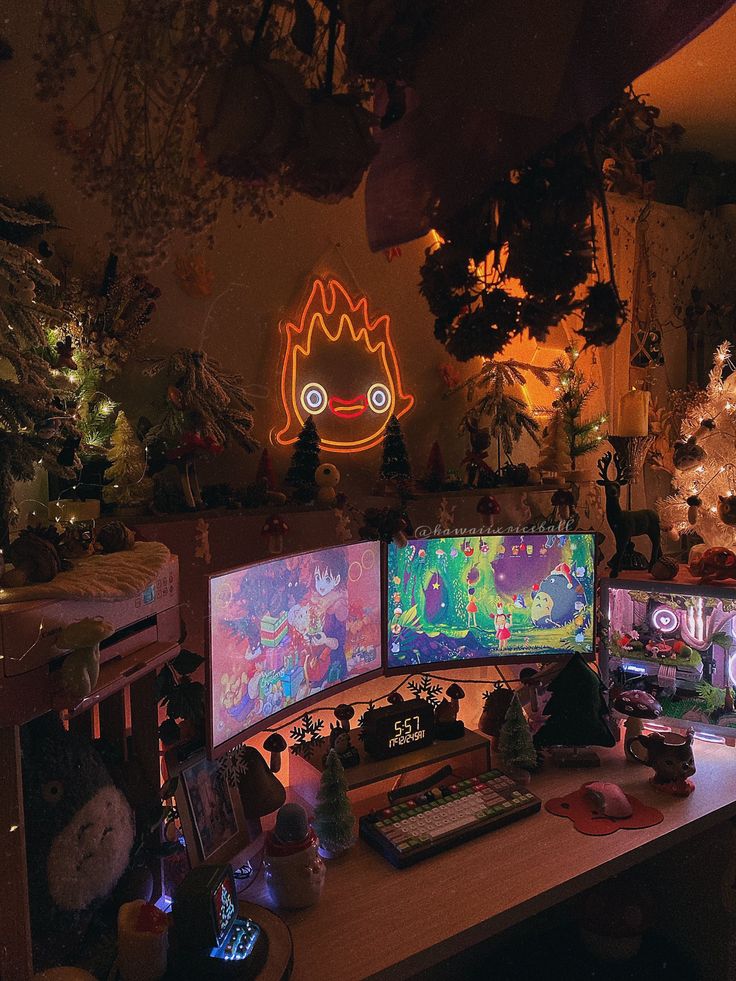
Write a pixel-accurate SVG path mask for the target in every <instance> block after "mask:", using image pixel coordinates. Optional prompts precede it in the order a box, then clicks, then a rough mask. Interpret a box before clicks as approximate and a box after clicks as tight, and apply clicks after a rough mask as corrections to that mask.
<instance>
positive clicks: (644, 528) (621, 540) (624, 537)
mask: <svg viewBox="0 0 736 981" xmlns="http://www.w3.org/2000/svg"><path fill="white" fill-rule="evenodd" d="M611 461H613V463H614V466H615V467H616V476H615V478H614V479H613V480H611V478H610V477H609V476H608V467H609V466H610V464H611ZM598 472H599V473H600V475H601V479H600V480H599V481H598V483H599V484H600V485H601V486H602V487H603V488H604V489H605V491H606V521H608V527H609V528H610V529H611V531H612V532H613V537H614V538H615V540H616V552H615V554H614V555H613V557H612V558H611V561H610V562H609V563H608V565H609V568H610V570H611V578H612V579H615V578H616V576H617V575H618V574H619V571H620V569H621V564H622V562H623V559H624V553H625V552H626V549H627V548H628V546H629V544H630V542H631V539H632V538H635V537H636V536H637V535H646V536H647V537H648V538H649V541H650V542H651V543H652V555H651V558H650V559H649V570H650V572H651V569H652V566H653V565H654V563H655V562H656V561H657V559H658V558H659V557H660V555H661V554H662V550H661V548H660V546H659V534H660V530H659V517H658V516H657V512H656V511H651V510H650V509H649V508H644V509H642V510H640V511H624V510H622V508H621V487H622V486H623V485H624V483H626V481H624V480H623V479H622V477H621V461H620V459H619V455H618V453H616V454H615V455H614V454H613V453H610V452H609V453H604V454H603V456H602V457H601V459H600V460H599V461H598Z"/></svg>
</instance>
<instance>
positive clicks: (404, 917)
mask: <svg viewBox="0 0 736 981" xmlns="http://www.w3.org/2000/svg"><path fill="white" fill-rule="evenodd" d="M600 756H601V760H602V766H601V767H600V768H598V769H590V770H577V771H575V770H558V769H555V768H553V767H552V766H551V765H547V766H546V768H545V769H544V771H543V772H542V773H540V774H539V775H537V776H535V777H534V778H533V779H532V783H531V786H530V789H531V790H533V791H534V792H535V793H536V794H537V795H538V796H539V797H541V798H542V800H543V801H545V802H546V801H547V800H548V799H549V798H551V797H557V796H561V795H562V794H565V793H569V792H570V791H571V790H574V789H576V788H577V787H579V786H580V785H581V784H582V783H584V782H586V781H588V780H612V781H614V782H616V783H619V784H620V785H621V786H622V787H623V788H624V790H626V791H627V792H628V793H631V794H634V795H635V796H637V797H638V798H639V799H640V800H642V801H643V802H644V803H646V804H651V805H653V806H655V807H658V808H659V809H660V810H661V811H662V812H663V813H664V821H663V822H662V823H661V824H659V825H657V826H656V827H653V828H646V829H643V830H639V831H626V830H619V831H617V832H615V833H614V834H612V835H607V836H602V837H595V838H594V837H588V836H586V835H582V834H580V833H579V832H577V831H575V829H574V828H573V825H572V822H570V821H568V820H567V819H565V818H560V817H554V816H553V815H551V814H548V813H547V812H546V811H545V810H544V808H543V809H542V811H541V813H540V814H536V815H533V816H532V817H528V818H524V819H522V820H521V821H517V822H516V823H515V824H512V825H509V826H508V827H505V828H502V829H500V830H498V831H494V832H491V833H490V834H487V835H483V836H481V837H480V838H476V839H474V840H473V841H470V842H468V843H466V844H464V845H459V846H457V847H455V848H452V849H450V850H449V851H447V852H443V853H442V854H441V855H437V856H435V857H433V858H429V859H427V860H425V861H424V862H421V863H419V864H418V865H415V866H413V867H411V868H408V869H401V870H399V869H394V868H393V867H392V866H391V865H389V864H388V862H387V861H386V860H385V859H384V858H382V857H381V856H380V855H379V854H378V853H377V852H375V851H373V850H372V849H370V848H369V847H368V846H367V845H366V844H365V843H364V842H363V841H358V843H357V844H356V846H355V847H354V848H353V849H352V850H351V851H350V852H348V853H347V854H346V855H344V856H342V857H341V858H340V859H337V860H334V861H331V862H328V869H327V879H326V882H325V888H324V892H323V895H322V900H321V902H320V903H319V905H318V906H316V907H312V908H311V909H307V910H299V911H296V912H281V913H280V915H281V916H282V917H283V918H284V919H285V920H286V922H287V923H288V924H289V926H290V928H291V931H292V934H293V938H294V973H293V975H292V978H293V979H294V981H314V979H315V978H319V979H320V981H333V979H334V981H357V979H365V978H376V979H377V978H396V979H398V978H404V977H407V976H409V975H411V974H413V973H415V972H417V971H420V970H422V969H423V968H426V967H429V966H431V965H433V964H436V963H438V962H439V961H441V960H444V959H445V958H446V957H449V956H451V955H453V954H455V953H458V952H459V951H462V950H465V949H467V948H468V947H470V946H472V945H473V944H476V943H478V942H480V941H481V940H485V939H487V938H488V937H490V936H493V935H494V934H497V933H500V932H501V931H502V930H504V929H506V928H507V927H509V926H511V925H513V924H515V923H518V922H520V921H522V920H524V919H526V918H527V917H529V916H532V915H534V914H535V913H538V912H540V911H541V910H544V909H547V908H549V907H551V906H554V905H555V904H556V903H558V902H561V901H562V900H565V899H568V898H569V897H571V896H574V895H575V894H577V893H579V892H581V891H583V890H584V889H586V888H588V887H589V886H592V885H594V884H595V883H597V882H600V881H602V880H603V879H605V878H608V877H609V876H611V875H615V874H616V873H618V872H621V871H623V870H625V869H627V868H630V867H631V866H633V865H635V864H637V863H638V862H640V861H642V860H644V859H646V858H648V857H650V856H652V855H656V854H658V853H659V852H662V851H664V850H666V849H668V848H671V847H672V846H674V845H677V844H678V843H679V842H681V841H683V840H685V839H687V838H689V837H691V836H693V835H695V834H698V833H699V832H701V831H704V830H706V829H707V828H709V827H712V826H713V825H715V824H718V823H719V822H721V821H724V820H726V819H727V818H730V817H733V816H735V815H736V750H734V749H732V748H730V747H727V746H723V745H719V744H713V743H706V742H702V741H700V740H696V743H695V760H696V765H697V767H698V772H697V774H696V776H695V778H694V779H695V783H696V789H695V792H694V793H693V794H692V795H691V796H690V797H689V798H687V799H686V800H675V799H673V798H670V797H668V796H665V795H663V794H659V793H657V792H656V791H654V790H653V789H652V788H651V787H650V786H649V783H648V778H649V775H650V774H651V772H652V771H651V770H649V769H648V768H646V767H643V766H641V767H640V766H638V765H636V764H633V763H628V762H626V760H625V759H624V757H623V750H622V749H621V747H620V746H618V747H616V748H615V749H613V750H610V751H607V750H601V751H600ZM243 898H247V899H248V900H250V901H255V902H262V903H263V904H264V905H269V904H268V900H267V897H266V894H265V891H264V888H263V884H262V879H261V880H259V881H258V882H256V883H254V885H253V887H252V888H251V889H249V890H248V891H246V892H245V893H244V895H243Z"/></svg>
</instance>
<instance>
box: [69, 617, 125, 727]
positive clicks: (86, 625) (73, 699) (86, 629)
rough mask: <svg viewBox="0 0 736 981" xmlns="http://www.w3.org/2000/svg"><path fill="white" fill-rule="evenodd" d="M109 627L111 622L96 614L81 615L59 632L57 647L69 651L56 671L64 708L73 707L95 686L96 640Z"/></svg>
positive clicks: (97, 667) (107, 633) (106, 634)
mask: <svg viewBox="0 0 736 981" xmlns="http://www.w3.org/2000/svg"><path fill="white" fill-rule="evenodd" d="M113 630H114V628H113V626H112V625H111V624H109V623H107V622H106V621H105V620H103V619H101V618H100V617H94V618H93V617H85V618H84V619H83V620H77V621H75V622H74V623H70V624H67V626H66V627H64V629H63V630H62V631H61V633H60V634H59V636H58V638H57V640H56V646H57V647H58V648H59V650H62V651H65V650H66V651H71V653H70V654H67V656H66V657H65V658H64V662H63V664H62V666H61V671H60V672H59V675H60V678H59V680H60V685H61V691H62V693H63V698H64V708H76V706H77V705H79V703H80V702H81V701H83V700H84V699H85V698H87V696H88V695H90V694H91V693H92V692H93V691H94V689H95V688H96V687H97V682H98V680H99V677H100V642H101V641H103V640H105V639H106V638H107V637H109V636H110V634H112V632H113Z"/></svg>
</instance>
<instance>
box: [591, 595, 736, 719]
mask: <svg viewBox="0 0 736 981" xmlns="http://www.w3.org/2000/svg"><path fill="white" fill-rule="evenodd" d="M602 609H603V612H604V616H606V617H607V619H608V638H607V641H608V642H607V651H608V673H609V675H610V676H611V679H612V680H613V681H616V682H623V683H627V682H632V683H633V684H634V685H635V686H636V687H638V688H643V689H645V690H649V691H651V692H652V693H653V694H654V695H655V696H656V698H657V700H658V701H659V702H660V704H661V705H662V709H663V713H664V717H665V719H666V720H671V721H672V722H673V723H675V722H676V723H677V724H682V725H690V726H692V727H693V728H694V729H696V730H699V731H701V732H711V731H713V732H716V731H718V730H721V731H722V732H723V733H724V734H728V735H731V736H733V735H736V711H734V686H735V685H736V653H734V652H735V651H736V602H735V601H734V599H733V594H732V591H731V590H728V589H721V590H719V588H718V587H717V586H716V587H713V586H697V587H696V586H692V587H688V586H685V587H679V588H678V587H676V586H674V585H669V586H666V585H663V584H661V583H651V582H646V581H642V582H622V581H621V580H617V581H616V583H615V584H614V583H612V582H607V583H606V584H605V585H604V588H603V590H602ZM659 721H660V723H662V720H661V719H660V720H659Z"/></svg>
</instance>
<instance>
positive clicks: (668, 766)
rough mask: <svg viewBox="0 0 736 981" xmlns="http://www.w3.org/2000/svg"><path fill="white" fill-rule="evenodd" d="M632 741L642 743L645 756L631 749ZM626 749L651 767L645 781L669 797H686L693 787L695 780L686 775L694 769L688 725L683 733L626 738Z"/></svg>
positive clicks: (693, 771)
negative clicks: (649, 774)
mask: <svg viewBox="0 0 736 981" xmlns="http://www.w3.org/2000/svg"><path fill="white" fill-rule="evenodd" d="M636 743H641V745H642V746H643V747H644V749H645V750H646V754H647V755H646V758H644V757H642V756H639V755H638V754H637V753H636V752H635V750H634V746H635V744H636ZM626 749H627V751H628V753H627V755H628V754H630V755H631V756H632V757H633V758H634V759H635V760H636V761H637V762H638V763H644V765H645V766H650V767H651V768H652V769H653V770H654V776H652V777H651V778H650V780H649V782H650V784H651V785H652V786H653V787H654V788H655V790H659V791H661V792H662V793H665V794H672V796H673V797H689V796H690V794H691V793H692V792H693V790H695V784H694V783H693V782H692V780H689V779H688V778H689V777H691V776H692V775H693V774H694V773H695V760H694V758H693V730H692V729H688V730H687V732H686V734H685V735H684V736H682V735H680V734H679V733H676V732H668V733H661V732H653V733H651V734H650V735H649V736H644V735H641V736H635V737H634V738H633V739H628V740H627V741H626Z"/></svg>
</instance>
